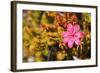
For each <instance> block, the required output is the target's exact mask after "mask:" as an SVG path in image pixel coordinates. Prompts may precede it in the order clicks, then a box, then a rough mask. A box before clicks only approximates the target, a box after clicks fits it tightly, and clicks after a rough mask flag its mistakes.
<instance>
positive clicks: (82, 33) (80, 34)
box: [75, 31, 84, 38]
mask: <svg viewBox="0 0 100 73" xmlns="http://www.w3.org/2000/svg"><path fill="white" fill-rule="evenodd" d="M75 37H78V38H83V37H84V32H81V31H79V32H77V33H75Z"/></svg>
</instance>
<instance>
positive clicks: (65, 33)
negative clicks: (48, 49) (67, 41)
mask: <svg viewBox="0 0 100 73" xmlns="http://www.w3.org/2000/svg"><path fill="white" fill-rule="evenodd" d="M69 35H70V32H63V33H62V36H63V37H64V38H65V37H68V36H69Z"/></svg>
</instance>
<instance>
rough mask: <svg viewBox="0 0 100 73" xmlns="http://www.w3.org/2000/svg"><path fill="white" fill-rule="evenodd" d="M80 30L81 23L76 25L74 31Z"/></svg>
mask: <svg viewBox="0 0 100 73" xmlns="http://www.w3.org/2000/svg"><path fill="white" fill-rule="evenodd" d="M79 30H80V26H79V24H75V25H74V33H76V32H78V31H79Z"/></svg>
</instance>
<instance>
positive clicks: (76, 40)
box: [74, 37, 81, 45]
mask: <svg viewBox="0 0 100 73" xmlns="http://www.w3.org/2000/svg"><path fill="white" fill-rule="evenodd" d="M74 41H75V44H76V45H80V44H81V41H80V40H79V38H78V37H74Z"/></svg>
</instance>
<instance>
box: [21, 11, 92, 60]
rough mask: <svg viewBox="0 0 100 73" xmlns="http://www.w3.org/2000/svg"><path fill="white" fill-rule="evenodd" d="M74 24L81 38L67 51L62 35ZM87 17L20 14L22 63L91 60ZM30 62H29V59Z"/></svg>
mask: <svg viewBox="0 0 100 73" xmlns="http://www.w3.org/2000/svg"><path fill="white" fill-rule="evenodd" d="M69 23H71V24H72V25H75V24H78V25H79V26H80V29H81V31H82V32H84V38H83V40H82V41H81V44H80V45H78V46H77V45H73V47H71V48H69V47H68V46H67V44H66V43H64V42H63V37H62V33H63V32H65V31H67V30H66V27H67V25H68V24H69ZM90 24H91V15H90V14H89V13H72V12H53V11H52V12H51V11H32V10H23V33H22V34H23V61H24V62H30V61H32V62H41V61H59V60H60V61H61V60H75V58H74V57H76V58H78V59H89V58H91V56H90V55H91V45H90V44H91V42H90V41H91V35H90V32H91V29H90V27H91V25H90ZM30 58H32V59H30Z"/></svg>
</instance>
